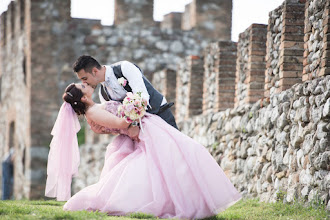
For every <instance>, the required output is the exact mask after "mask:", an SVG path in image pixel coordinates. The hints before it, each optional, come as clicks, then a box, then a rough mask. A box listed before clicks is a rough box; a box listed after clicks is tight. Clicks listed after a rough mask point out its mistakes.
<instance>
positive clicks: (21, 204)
mask: <svg viewBox="0 0 330 220" xmlns="http://www.w3.org/2000/svg"><path fill="white" fill-rule="evenodd" d="M63 204H64V202H56V201H50V200H49V201H26V200H25V201H23V200H22V201H11V200H9V201H8V200H7V201H0V219H117V220H123V219H155V217H153V216H151V215H147V214H143V213H138V214H132V215H130V216H125V217H115V216H107V215H106V214H104V213H100V212H87V211H77V212H65V211H63V210H62V206H63ZM208 219H210V220H213V219H214V220H216V219H218V220H222V219H299V220H303V219H330V213H329V212H326V211H325V209H324V206H323V207H319V208H312V207H304V206H302V205H300V204H291V205H290V204H283V203H280V202H278V203H263V202H259V201H258V200H256V199H244V200H241V201H239V202H238V203H236V204H235V205H233V206H231V207H230V208H228V209H227V210H226V211H224V212H221V213H220V214H218V215H217V216H214V217H211V218H208Z"/></svg>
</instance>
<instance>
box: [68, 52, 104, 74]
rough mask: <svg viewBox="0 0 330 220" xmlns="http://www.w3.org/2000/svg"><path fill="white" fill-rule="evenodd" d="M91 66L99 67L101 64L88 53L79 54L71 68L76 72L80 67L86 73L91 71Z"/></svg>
mask: <svg viewBox="0 0 330 220" xmlns="http://www.w3.org/2000/svg"><path fill="white" fill-rule="evenodd" d="M93 67H96V68H98V69H101V65H100V64H99V62H97V60H95V59H94V58H93V57H92V56H88V55H82V56H80V57H79V58H78V59H77V60H76V62H75V63H74V64H73V70H74V71H75V72H76V73H77V72H79V71H80V70H82V69H83V70H84V71H85V72H87V73H91V72H92V69H93Z"/></svg>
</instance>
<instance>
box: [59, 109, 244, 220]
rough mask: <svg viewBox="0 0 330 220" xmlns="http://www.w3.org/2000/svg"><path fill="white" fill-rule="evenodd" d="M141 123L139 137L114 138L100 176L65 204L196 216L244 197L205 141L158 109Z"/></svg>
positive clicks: (112, 212)
mask: <svg viewBox="0 0 330 220" xmlns="http://www.w3.org/2000/svg"><path fill="white" fill-rule="evenodd" d="M142 126H143V130H144V132H143V133H142V132H140V135H139V138H140V142H133V141H132V140H131V139H130V138H129V137H127V136H125V135H119V136H117V137H116V138H115V140H114V141H113V142H112V143H111V144H110V145H109V146H108V147H107V151H106V155H105V162H104V167H103V170H102V173H101V177H100V180H99V181H98V182H97V183H96V184H93V185H91V186H88V187H86V188H84V189H82V190H81V191H80V192H78V193H76V194H75V195H74V196H73V197H71V199H70V200H68V201H67V203H66V204H65V205H64V208H63V209H64V210H72V211H74V210H98V211H101V212H107V213H108V214H109V215H127V214H130V213H136V212H142V213H147V214H152V215H155V216H158V217H160V218H180V219H196V218H205V217H208V216H212V215H215V214H217V213H218V212H220V211H222V210H224V209H225V208H227V207H228V206H230V205H232V204H233V203H235V202H236V201H238V200H239V199H240V198H241V195H240V194H239V193H238V192H237V190H236V189H235V187H234V186H233V185H232V183H231V182H230V181H229V179H228V178H227V177H226V175H225V174H224V172H223V171H222V169H221V168H220V167H219V165H218V164H217V163H216V161H215V160H214V159H213V157H212V156H211V155H210V154H209V152H208V151H207V150H206V149H205V147H203V146H202V145H200V144H199V143H197V142H196V141H194V140H193V139H191V138H190V137H188V136H186V135H184V134H183V133H181V132H179V131H178V130H176V129H175V128H173V127H172V126H170V125H168V124H167V123H166V122H164V121H163V120H162V119H161V118H160V117H158V116H156V115H151V114H147V115H146V116H145V117H144V118H143V120H142Z"/></svg>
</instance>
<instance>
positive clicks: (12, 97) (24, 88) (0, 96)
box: [0, 0, 31, 199]
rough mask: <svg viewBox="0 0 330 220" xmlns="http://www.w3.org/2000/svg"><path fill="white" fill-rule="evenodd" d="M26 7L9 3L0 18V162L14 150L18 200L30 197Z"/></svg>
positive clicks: (29, 60) (22, 1) (28, 33)
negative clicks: (11, 149)
mask: <svg viewBox="0 0 330 220" xmlns="http://www.w3.org/2000/svg"><path fill="white" fill-rule="evenodd" d="M29 8H30V2H29V1H24V0H20V1H15V2H11V4H10V5H9V7H8V11H7V12H5V13H4V14H2V15H1V18H0V19H1V20H0V24H1V26H0V33H1V37H0V48H1V50H0V63H1V65H0V86H1V89H0V90H1V92H0V114H1V117H0V158H1V162H2V159H4V156H5V155H7V153H8V152H9V150H10V148H13V149H14V186H13V196H14V198H17V199H22V198H28V197H29V194H30V175H31V169H30V161H31V159H30V150H31V149H30V146H31V127H30V121H31V105H30V101H31V69H30V66H31V51H30V46H31V45H30V32H31V30H30V14H29V13H28V10H29ZM9 82H10V83H9ZM0 170H2V164H0ZM1 173H2V172H1ZM0 175H2V174H0ZM1 180H2V178H1V176H0V181H1ZM22 183H24V184H22Z"/></svg>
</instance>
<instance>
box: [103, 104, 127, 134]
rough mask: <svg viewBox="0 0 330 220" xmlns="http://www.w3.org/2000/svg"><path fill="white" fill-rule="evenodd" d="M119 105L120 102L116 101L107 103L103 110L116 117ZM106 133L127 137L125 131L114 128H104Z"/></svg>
mask: <svg viewBox="0 0 330 220" xmlns="http://www.w3.org/2000/svg"><path fill="white" fill-rule="evenodd" d="M120 105H121V103H120V102H117V101H112V100H110V101H108V102H106V104H105V110H107V111H108V112H111V113H112V114H114V115H116V116H117V117H118V107H119V106H120ZM105 132H106V133H115V134H125V135H128V130H127V129H116V128H107V127H105Z"/></svg>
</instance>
